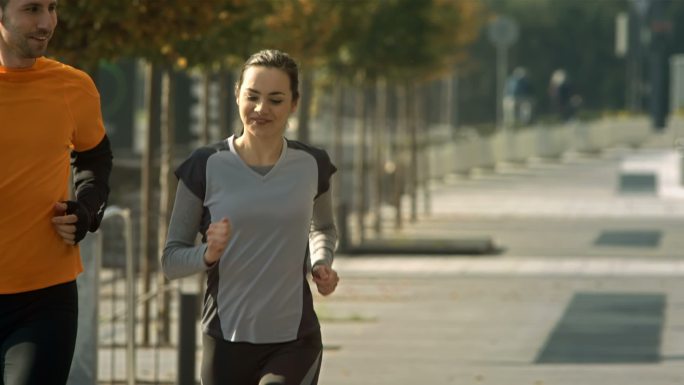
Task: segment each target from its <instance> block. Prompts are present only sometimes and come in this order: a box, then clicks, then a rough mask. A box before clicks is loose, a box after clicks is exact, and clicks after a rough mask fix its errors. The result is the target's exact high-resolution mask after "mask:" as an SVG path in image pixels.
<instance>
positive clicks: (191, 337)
mask: <svg viewBox="0 0 684 385" xmlns="http://www.w3.org/2000/svg"><path fill="white" fill-rule="evenodd" d="M197 297H198V294H197V293H183V292H181V293H180V309H179V312H180V314H179V317H178V318H179V323H180V324H179V325H178V381H177V382H176V384H177V385H195V367H196V365H195V360H196V354H195V353H196V347H197V331H196V330H197V329H196V322H197V302H198V298H197Z"/></svg>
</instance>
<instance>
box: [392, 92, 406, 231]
mask: <svg viewBox="0 0 684 385" xmlns="http://www.w3.org/2000/svg"><path fill="white" fill-rule="evenodd" d="M397 106H398V108H397V156H396V171H395V172H396V173H397V175H396V177H395V179H394V180H395V186H394V190H395V194H394V195H395V196H394V205H395V207H396V215H395V217H394V228H395V230H400V229H401V228H402V227H403V224H404V216H403V215H404V214H403V208H402V202H401V200H402V196H403V195H404V188H405V186H406V181H405V174H406V172H405V170H407V168H408V164H407V163H408V148H409V140H408V131H409V128H408V126H409V101H408V86H407V85H406V84H401V85H400V86H398V87H397Z"/></svg>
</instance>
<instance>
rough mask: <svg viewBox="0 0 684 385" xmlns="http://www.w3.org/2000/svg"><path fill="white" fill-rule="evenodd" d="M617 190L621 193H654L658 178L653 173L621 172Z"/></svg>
mask: <svg viewBox="0 0 684 385" xmlns="http://www.w3.org/2000/svg"><path fill="white" fill-rule="evenodd" d="M619 182H620V184H619V191H620V193H622V194H655V193H656V192H657V186H658V178H657V177H656V175H655V174H653V173H621V174H620V181H619Z"/></svg>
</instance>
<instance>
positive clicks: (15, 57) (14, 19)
mask: <svg viewBox="0 0 684 385" xmlns="http://www.w3.org/2000/svg"><path fill="white" fill-rule="evenodd" d="M56 26H57V1H56V0H9V3H8V4H7V6H6V7H5V8H4V9H0V65H3V66H5V67H27V66H31V65H32V64H33V63H34V61H35V59H36V58H38V57H41V56H43V55H44V54H45V51H46V50H47V46H48V42H49V41H50V38H51V37H52V33H53V32H54V30H55V27H56Z"/></svg>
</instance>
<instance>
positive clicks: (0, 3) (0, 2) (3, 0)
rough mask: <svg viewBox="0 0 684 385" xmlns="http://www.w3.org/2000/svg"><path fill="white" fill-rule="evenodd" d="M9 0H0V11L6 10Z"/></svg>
mask: <svg viewBox="0 0 684 385" xmlns="http://www.w3.org/2000/svg"><path fill="white" fill-rule="evenodd" d="M7 3H9V0H0V9H5V7H6V6H7Z"/></svg>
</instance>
